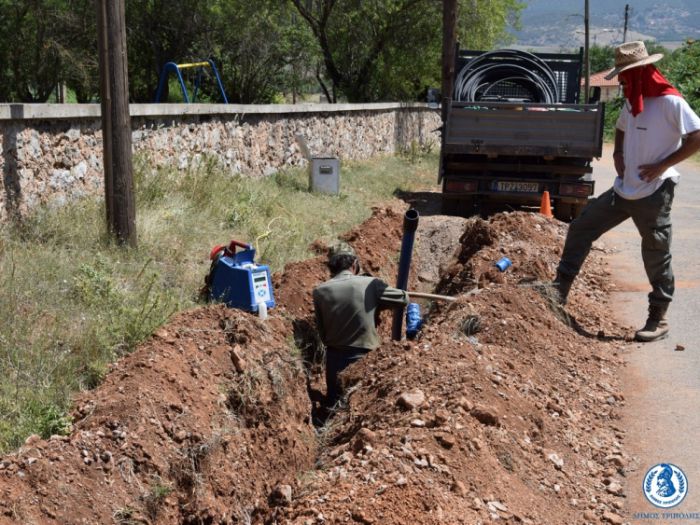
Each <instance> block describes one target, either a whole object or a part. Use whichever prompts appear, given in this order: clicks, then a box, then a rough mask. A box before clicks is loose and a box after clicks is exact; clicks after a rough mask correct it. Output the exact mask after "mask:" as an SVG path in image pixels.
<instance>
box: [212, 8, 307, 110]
mask: <svg viewBox="0 0 700 525" xmlns="http://www.w3.org/2000/svg"><path fill="white" fill-rule="evenodd" d="M298 18H299V15H298V14H297V13H296V11H295V10H293V8H292V6H291V5H290V4H288V3H287V2H279V1H278V0H259V1H258V2H250V1H248V0H227V1H221V2H218V3H217V5H216V7H215V9H214V11H213V20H212V23H211V27H212V28H213V32H212V33H209V35H210V42H209V43H208V48H209V49H211V50H212V51H213V52H214V53H215V54H216V55H217V56H219V57H221V61H222V69H223V74H224V75H223V76H224V79H225V80H224V82H225V86H226V92H227V94H228V98H229V100H230V101H232V102H238V103H247V104H249V103H268V102H272V101H274V100H275V99H276V97H278V96H279V95H280V94H281V93H283V92H288V93H291V94H292V96H293V98H296V95H297V94H298V93H299V92H300V91H301V90H302V89H303V87H304V86H305V85H307V84H308V78H309V76H310V75H312V72H311V71H312V69H313V65H314V63H315V62H316V61H317V47H316V45H315V41H314V40H313V38H312V35H311V33H310V31H309V29H308V27H307V26H306V25H305V24H302V23H300V21H299V20H298ZM312 78H313V77H312Z"/></svg>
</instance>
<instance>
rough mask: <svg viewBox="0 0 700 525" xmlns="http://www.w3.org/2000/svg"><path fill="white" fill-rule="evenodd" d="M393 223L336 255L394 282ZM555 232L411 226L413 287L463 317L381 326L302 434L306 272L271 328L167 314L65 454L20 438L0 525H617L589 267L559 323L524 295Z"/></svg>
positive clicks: (80, 408) (218, 312)
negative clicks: (397, 337) (398, 329)
mask: <svg viewBox="0 0 700 525" xmlns="http://www.w3.org/2000/svg"><path fill="white" fill-rule="evenodd" d="M402 220H403V209H399V208H382V209H377V210H375V211H374V214H373V216H372V217H371V218H370V219H369V220H368V221H366V222H365V223H364V224H363V225H362V226H360V227H358V228H356V229H354V230H353V231H351V232H349V233H348V234H347V235H346V236H345V240H347V241H349V242H350V243H351V244H353V246H354V247H355V249H356V250H357V251H358V254H359V256H360V259H361V261H362V263H363V266H364V267H365V269H366V270H368V271H370V272H371V273H373V274H375V275H378V276H380V277H383V278H385V279H386V280H387V281H389V282H393V279H394V278H395V274H396V263H397V257H396V254H397V252H398V250H399V247H400V243H401V224H402ZM465 225H466V229H465ZM450 228H458V229H460V230H462V229H464V231H465V233H464V235H463V236H462V237H461V238H460V240H459V243H455V242H454V236H452V235H450V234H447V235H448V237H450V239H452V243H451V244H450V242H448V240H445V239H444V236H445V232H447V231H450ZM564 228H565V227H564V226H563V225H561V224H560V223H558V222H557V221H551V220H547V219H544V218H542V217H540V216H538V215H532V214H525V213H513V214H500V215H498V216H496V217H494V218H493V219H491V220H489V221H482V220H481V219H470V220H468V221H464V220H462V219H450V218H445V217H439V216H435V217H423V218H421V226H420V229H419V236H418V238H417V241H416V242H417V248H416V259H415V266H414V271H413V272H412V275H413V277H412V282H411V286H412V287H414V288H415V287H420V288H422V289H423V290H425V289H426V288H431V287H432V286H433V285H434V283H436V282H438V281H439V285H438V290H439V291H441V292H443V293H451V294H454V295H458V296H459V300H458V301H457V302H456V303H454V304H452V305H450V306H444V305H438V306H435V307H434V308H433V309H432V311H431V312H430V316H429V319H428V320H427V322H426V325H425V328H424V330H423V332H422V333H421V335H420V336H419V338H418V339H417V340H415V341H404V342H388V336H387V335H386V333H387V332H388V331H389V326H390V323H386V322H385V323H383V324H382V331H383V332H384V333H385V340H386V341H387V343H386V344H384V345H383V346H382V348H380V349H379V350H378V351H376V352H373V353H372V354H370V355H369V356H368V357H367V358H365V359H364V360H362V361H361V362H359V363H358V364H356V365H354V366H353V367H350V368H349V369H348V371H347V373H346V374H345V376H344V380H345V381H346V383H347V384H348V385H349V387H350V390H351V394H350V396H349V400H348V403H349V407H348V409H347V410H346V411H341V412H339V413H338V414H337V415H336V416H335V418H334V419H332V420H331V422H330V423H329V424H328V425H327V426H326V427H323V428H321V429H320V430H319V431H318V432H316V431H315V430H314V428H313V426H312V424H311V417H310V409H311V401H310V400H309V393H310V392H313V391H314V390H315V389H318V386H319V385H321V384H322V369H321V367H320V366H319V361H318V359H317V361H316V365H315V366H313V364H309V363H306V365H305V366H304V363H303V359H302V357H303V356H306V357H308V353H307V350H309V348H311V347H313V342H312V339H313V330H312V328H313V308H312V304H311V296H310V291H311V289H312V288H313V287H314V286H315V285H316V284H318V283H319V282H321V281H323V280H325V279H326V278H327V272H326V269H325V264H324V263H325V258H324V256H323V255H319V256H318V257H316V258H314V259H310V260H308V261H302V262H299V263H295V264H292V265H289V266H288V267H287V268H285V271H284V272H283V273H282V274H280V275H277V276H275V278H274V284H275V295H276V299H277V301H278V303H279V307H278V308H277V309H275V310H271V311H270V319H268V320H267V321H266V322H261V321H259V320H258V319H257V318H256V317H254V316H252V315H250V314H246V313H243V312H239V311H236V310H228V309H226V308H223V307H220V306H212V307H206V308H201V309H197V310H194V311H190V312H185V313H183V314H180V315H179V316H177V317H176V318H175V319H173V321H172V322H171V323H169V324H168V325H167V326H166V327H164V328H162V329H161V330H159V331H158V332H157V333H156V334H155V335H154V337H153V338H152V339H151V340H150V341H148V342H147V343H146V344H144V345H143V346H142V347H141V348H139V350H137V351H136V352H135V353H134V354H132V355H131V356H129V357H127V358H125V359H123V360H121V361H120V362H118V363H117V364H115V365H114V367H113V369H112V370H111V371H110V373H109V375H108V377H107V379H106V380H105V382H104V384H103V385H101V386H100V387H99V388H98V389H96V390H94V391H91V392H86V393H83V394H81V395H80V396H79V397H78V399H77V400H76V404H75V407H76V409H75V413H74V421H75V430H74V432H73V433H72V434H71V435H70V436H67V437H54V438H52V439H50V440H46V441H45V440H41V439H39V438H37V437H31V438H29V439H28V441H27V443H26V445H25V446H24V447H22V448H21V449H20V450H19V451H17V452H16V453H14V454H11V455H9V456H6V457H4V458H3V459H2V460H1V461H0V523H121V524H127V523H162V524H166V523H167V524H172V523H207V524H214V523H295V524H296V523H299V524H302V523H303V524H307V523H308V524H315V523H346V522H347V523H352V522H355V523H376V524H379V523H382V524H392V523H395V524H399V523H401V524H404V523H435V524H437V523H441V524H443V523H479V522H481V523H490V522H492V521H495V520H499V523H535V524H538V525H539V524H548V523H551V524H570V523H586V522H591V523H598V522H600V521H601V520H608V521H611V522H613V523H614V522H615V520H616V519H617V517H618V516H617V512H618V509H619V508H621V497H620V493H621V488H620V485H621V483H620V477H621V476H622V475H624V467H625V465H626V461H627V459H626V456H625V454H624V451H623V449H622V445H621V440H622V438H623V436H624V433H623V431H622V430H621V429H619V428H617V426H616V418H617V410H618V408H619V406H620V404H622V403H623V402H624V400H623V398H622V395H621V394H620V393H619V391H618V387H617V384H616V379H615V377H616V373H615V371H616V368H617V367H618V366H619V365H620V361H621V359H620V358H619V356H618V350H619V348H620V347H621V345H622V344H624V342H623V341H622V339H623V338H624V337H625V336H626V335H627V330H626V329H625V328H623V327H620V326H616V325H614V324H612V323H610V322H609V321H607V318H608V317H609V316H608V315H606V307H605V304H604V300H605V296H606V293H605V287H606V286H607V285H608V284H607V283H608V281H607V278H608V273H607V271H606V269H605V266H604V264H603V263H602V262H601V260H600V259H599V258H598V254H597V253H594V254H593V256H592V257H591V258H590V260H589V262H588V263H587V265H586V269H585V271H584V272H583V274H582V278H581V279H579V280H578V281H577V283H576V285H575V287H574V290H573V292H572V297H571V304H570V306H569V307H567V311H568V312H569V313H570V314H571V317H569V316H567V315H566V314H564V313H563V312H561V311H559V310H557V309H556V308H554V307H553V306H552V305H551V302H550V301H549V300H548V299H547V297H546V293H545V294H543V293H541V289H542V287H541V286H540V285H539V284H538V281H547V280H548V279H550V278H551V276H552V275H553V273H554V267H555V264H556V261H557V260H558V255H559V250H560V246H561V243H562V238H563V233H564ZM441 236H442V237H441ZM454 245H456V246H457V247H458V250H457V253H456V254H457V259H456V260H455V261H454V262H452V263H450V264H446V261H447V259H449V257H450V256H451V254H452V252H453V248H454ZM323 248H324V247H323V246H319V253H321V252H323ZM504 255H505V256H508V257H509V258H510V259H511V260H512V261H513V266H512V267H511V268H510V269H508V270H507V271H506V272H504V273H501V272H498V271H497V270H495V268H494V266H493V263H494V261H495V260H497V259H499V258H500V257H501V256H504ZM440 275H442V277H439V276H440ZM421 276H422V277H421ZM545 291H546V290H545ZM601 301H603V302H602V303H601ZM572 318H573V319H572ZM292 338H294V339H295V340H296V341H297V343H298V344H299V346H300V347H301V355H297V353H298V352H297V353H295V351H294V350H292V348H291V344H290V342H291V340H292ZM316 357H317V358H318V356H316Z"/></svg>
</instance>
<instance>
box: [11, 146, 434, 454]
mask: <svg viewBox="0 0 700 525" xmlns="http://www.w3.org/2000/svg"><path fill="white" fill-rule="evenodd" d="M436 173H437V157H436V156H435V155H430V156H427V157H425V156H424V157H421V156H419V155H418V154H417V153H416V152H415V151H410V152H408V153H407V154H406V155H403V156H395V157H387V158H383V159H378V160H374V161H368V162H352V163H350V162H349V163H345V164H343V166H342V168H341V194H340V195H337V196H332V195H319V194H311V193H309V192H308V191H307V183H308V179H307V173H306V171H305V170H289V171H284V172H280V173H278V174H277V175H274V176H271V177H267V178H264V179H258V180H253V179H248V178H241V177H237V176H232V175H231V174H229V173H224V172H222V171H221V170H220V169H219V168H217V167H216V165H215V164H214V163H210V164H207V163H205V164H203V165H201V166H200V167H198V168H197V169H192V170H190V171H187V172H181V171H177V170H172V169H170V170H166V169H155V168H153V167H151V166H150V165H149V164H148V162H147V161H145V160H144V159H138V160H137V162H136V174H137V177H136V179H137V231H138V248H136V249H124V248H120V247H118V246H115V245H114V244H113V243H111V242H110V241H109V240H108V238H107V236H106V235H105V228H104V220H103V217H104V211H103V203H102V200H101V199H83V200H81V201H78V202H75V203H73V204H70V205H67V206H64V207H62V208H60V209H44V210H41V211H40V212H38V213H37V214H36V215H34V216H32V217H30V218H27V219H26V220H24V221H23V222H22V223H21V224H14V225H6V226H3V227H1V228H0V285H1V286H2V290H3V293H2V295H1V296H0V452H2V451H7V450H10V449H12V448H15V447H17V446H18V445H19V444H20V443H21V442H22V441H23V440H24V439H25V438H26V437H27V436H28V435H30V434H32V433H38V434H40V435H42V436H44V437H48V436H50V435H51V434H54V433H65V432H67V431H69V429H70V421H68V420H67V418H66V417H65V413H66V411H67V408H68V403H69V399H70V395H71V394H72V393H73V392H75V391H76V390H79V389H85V388H92V387H94V386H95V385H97V384H99V382H100V381H101V380H102V377H103V376H104V374H105V373H106V370H107V365H108V364H109V363H110V362H112V361H114V360H115V359H117V358H119V357H120V356H121V355H123V354H125V353H127V352H129V351H131V350H132V349H133V348H135V346H136V345H138V343H139V342H140V341H142V340H143V339H144V338H145V337H146V336H148V335H149V334H151V333H152V332H153V331H154V330H155V329H156V328H157V327H158V326H160V325H161V324H163V323H164V322H166V321H167V319H168V318H169V317H170V316H171V315H172V313H174V312H175V311H178V310H180V309H183V308H187V307H191V306H193V305H194V304H195V303H196V300H197V294H198V290H199V288H200V287H201V285H202V284H203V278H204V275H205V274H206V273H207V271H208V266H209V262H208V260H207V258H208V254H209V250H210V249H211V247H212V246H214V245H215V244H221V243H224V242H227V241H229V240H230V239H232V238H235V239H237V240H241V241H246V242H252V243H254V245H255V247H256V249H257V256H258V260H259V261H260V262H262V263H266V264H269V265H270V266H271V268H272V269H273V271H276V270H280V269H282V268H283V266H284V264H286V263H287V262H290V261H293V260H300V259H304V258H306V257H308V256H309V255H310V252H309V250H308V246H309V244H310V243H311V242H312V241H314V240H316V239H320V240H324V241H331V240H332V239H334V238H335V237H337V235H338V234H339V233H341V232H344V231H346V230H348V229H350V228H351V227H352V226H354V225H356V224H358V223H359V222H361V221H362V220H364V219H365V218H366V217H368V216H369V214H370V213H371V206H372V205H375V204H377V203H379V202H381V201H385V200H387V199H389V198H391V196H392V195H393V194H394V192H395V191H396V190H403V191H411V190H416V189H420V188H425V187H426V186H432V185H433V184H434V181H435V177H436Z"/></svg>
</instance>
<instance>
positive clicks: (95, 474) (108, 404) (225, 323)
mask: <svg viewBox="0 0 700 525" xmlns="http://www.w3.org/2000/svg"><path fill="white" fill-rule="evenodd" d="M290 335H291V332H290V328H289V326H288V325H287V324H286V323H284V322H282V321H281V320H279V319H270V320H269V321H268V322H265V323H262V322H260V321H258V319H257V318H255V317H254V316H251V315H248V314H245V313H242V312H240V311H237V310H231V309H227V308H224V307H222V306H212V307H207V308H202V309H198V310H195V311H190V312H185V313H183V314H180V315H178V316H177V317H176V318H175V319H173V321H172V322H171V323H170V324H169V325H168V326H166V327H164V328H162V329H160V330H159V331H158V332H157V333H156V334H155V335H154V336H153V338H152V339H151V340H150V341H148V342H147V343H145V344H144V345H143V346H142V347H141V348H139V350H138V351H136V352H135V353H134V354H132V355H130V356H128V357H126V358H124V359H122V360H121V361H119V362H118V363H116V364H115V365H114V367H113V368H112V370H111V371H110V373H109V374H108V376H107V378H106V380H105V382H104V383H103V384H102V385H101V386H100V387H99V388H98V389H96V390H94V391H91V392H86V393H83V394H81V395H80V396H79V397H78V399H77V400H76V403H75V407H76V409H75V412H74V414H73V418H74V421H75V423H74V427H75V430H74V432H73V433H72V434H71V435H70V436H67V437H59V436H56V437H53V438H51V439H50V440H48V441H44V440H40V439H39V438H38V437H36V436H33V437H31V438H29V439H28V440H27V442H26V444H25V446H24V447H22V448H21V449H20V450H19V451H17V452H16V453H15V454H12V455H9V456H6V457H5V458H3V460H2V462H0V522H2V523H8V522H15V523H25V524H28V523H41V524H43V523H60V524H69V523H70V524H72V523H90V524H95V523H120V524H127V523H129V524H130V523H168V524H172V523H197V524H199V523H245V522H246V520H250V519H255V518H254V517H255V516H256V515H260V514H262V513H266V512H267V495H268V494H270V492H271V491H272V490H273V488H274V487H275V485H276V484H278V483H280V482H282V481H283V480H287V479H294V476H295V475H296V473H297V472H299V471H303V470H306V469H309V468H311V466H312V465H313V461H314V458H315V454H316V442H315V437H314V432H313V428H312V427H311V425H310V424H309V407H308V398H307V396H306V379H305V376H304V372H303V369H302V367H301V366H300V364H299V360H298V359H294V357H293V356H291V355H290V347H289V343H288V337H289V336H290Z"/></svg>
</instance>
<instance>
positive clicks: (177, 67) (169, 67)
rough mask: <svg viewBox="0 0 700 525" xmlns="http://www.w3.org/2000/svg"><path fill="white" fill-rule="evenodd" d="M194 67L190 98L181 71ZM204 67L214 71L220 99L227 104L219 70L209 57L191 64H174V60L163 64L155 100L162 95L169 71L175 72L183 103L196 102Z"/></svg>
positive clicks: (157, 100)
mask: <svg viewBox="0 0 700 525" xmlns="http://www.w3.org/2000/svg"><path fill="white" fill-rule="evenodd" d="M194 68H196V76H195V80H194V93H193V94H192V100H190V96H189V93H188V91H187V87H186V86H185V81H184V79H183V77H182V71H183V70H185V69H194ZM204 68H210V69H211V71H212V72H213V73H214V77H215V78H216V83H217V85H218V87H219V93H220V94H221V100H222V101H223V103H224V104H228V98H226V92H225V91H224V85H223V83H222V82H221V77H220V76H219V71H218V70H217V69H216V65H214V61H213V60H211V59H210V60H207V61H204V62H193V63H191V64H176V63H175V62H168V63H167V64H165V65H164V66H163V69H162V70H161V72H160V80H159V81H158V90H157V91H156V98H155V102H160V101H161V97H162V96H163V91H164V90H165V85H166V83H167V82H168V77H169V76H170V73H175V75H176V76H177V80H178V82H179V84H180V89H181V90H182V97H183V99H184V100H185V103H186V104H189V103H194V102H196V101H197V93H198V91H199V87H200V86H201V83H202V77H203V75H204Z"/></svg>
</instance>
